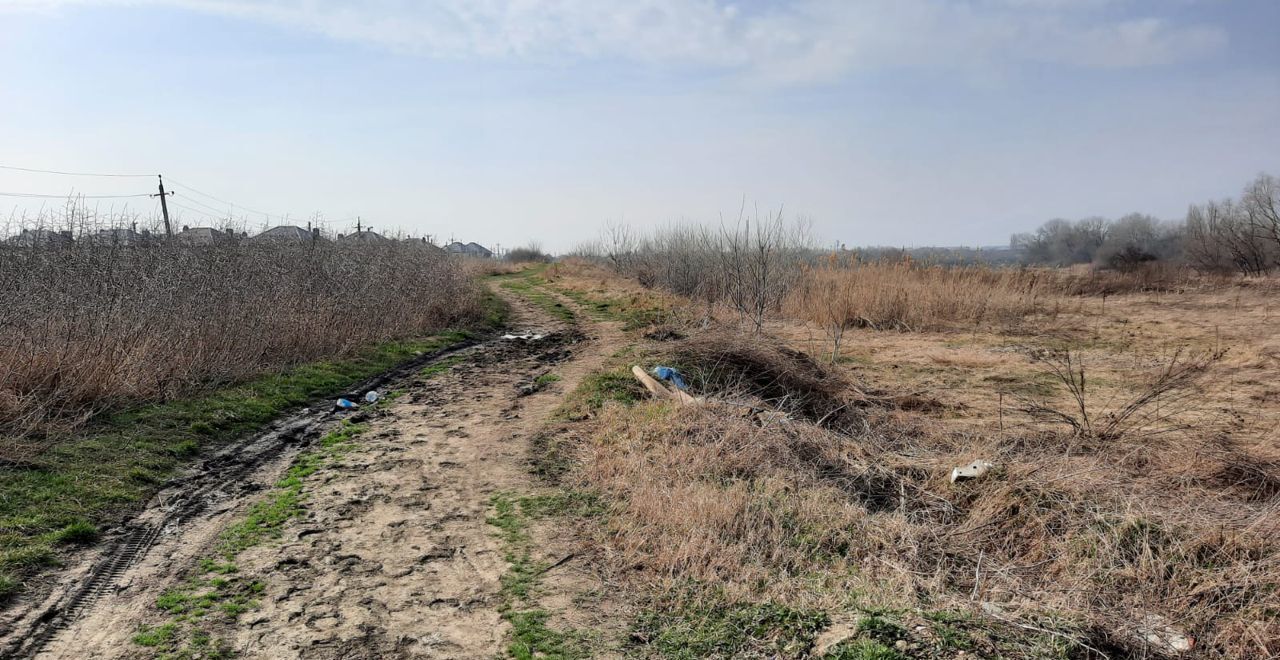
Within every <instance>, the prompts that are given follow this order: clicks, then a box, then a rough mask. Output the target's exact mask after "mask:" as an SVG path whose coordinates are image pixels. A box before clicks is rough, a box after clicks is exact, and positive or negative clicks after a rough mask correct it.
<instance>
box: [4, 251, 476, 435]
mask: <svg viewBox="0 0 1280 660" xmlns="http://www.w3.org/2000/svg"><path fill="white" fill-rule="evenodd" d="M0 281H3V282H4V283H5V301H4V304H3V305H0V346H3V350H2V351H0V425H3V426H5V427H6V434H7V435H10V436H14V435H17V436H22V435H29V434H33V433H37V434H43V433H48V432H50V431H54V430H57V429H60V428H61V429H66V428H70V427H73V426H74V425H75V424H78V423H80V422H82V421H83V420H84V419H86V418H87V417H88V416H90V415H92V414H94V413H95V412H97V411H101V410H103V409H106V408H110V407H112V406H114V405H117V404H119V403H122V402H136V401H154V400H161V399H165V398H168V397H172V396H174V395H177V394H179V393H182V392H184V391H188V390H190V389H192V388H193V387H196V386H202V385H207V384H211V383H214V384H216V383H225V382H231V381H235V380H238V379H242V378H245V377H247V376H251V375H254V374H259V373H262V372H264V371H267V370H271V369H277V368H280V367H285V366H289V365H296V364H299V363H302V362H306V361H313V360H318V359H327V358H333V357H339V356H343V355H347V354H350V353H351V352H352V351H354V350H356V349H358V348H360V347H365V346H368V345H369V344H371V343H374V342H381V341H386V340H391V339H396V338H407V337H413V336H418V335H422V334H425V333H429V332H432V331H435V330H439V329H442V328H445V327H449V326H451V325H454V324H456V323H459V322H463V321H466V320H468V319H472V318H475V317H476V316H478V315H479V314H480V298H479V294H478V291H477V289H476V287H475V286H474V284H473V281H472V280H471V279H470V278H469V277H468V276H467V275H466V274H465V273H464V272H463V270H462V269H461V268H460V267H459V265H458V264H457V263H456V262H455V261H453V260H451V259H449V258H448V257H446V256H443V255H440V254H438V253H434V252H433V251H429V250H427V249H423V248H422V247H421V246H419V245H415V244H410V243H395V244H386V245H371V246H339V245H335V244H332V243H328V242H315V243H305V244H296V245H263V244H260V243H254V242H248V241H241V242H230V243H226V244H220V245H214V246H204V247H190V246H180V245H176V244H164V243H160V244H154V245H149V246H145V247H127V246H118V245H102V244H93V243H89V242H77V243H74V244H67V245H49V246H40V247H0Z"/></svg>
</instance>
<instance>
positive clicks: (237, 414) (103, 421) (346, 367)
mask: <svg viewBox="0 0 1280 660" xmlns="http://www.w3.org/2000/svg"><path fill="white" fill-rule="evenodd" d="M495 298H496V297H495ZM498 302H499V303H500V301H498ZM501 313H502V311H501V308H500V307H496V308H495V311H494V318H499V316H500V314H501ZM471 336H472V334H471V333H470V332H468V331H452V332H446V333H443V334H440V335H438V336H435V337H431V338H428V339H423V340H419V341H400V342H389V343H385V344H382V345H379V346H377V347H374V348H370V349H368V350H366V351H364V352H361V353H360V354H358V355H356V356H354V357H351V358H348V359H343V360H334V361H327V362H316V363H310V364H305V365H301V366H298V367H295V368H292V369H289V370H287V371H284V372H279V373H272V374H266V375H264V376H261V377H258V378H255V379H253V380H250V381H247V382H243V383H239V384H234V385H226V386H223V387H220V388H217V389H213V390H211V391H208V392H206V393H204V394H201V395H198V396H193V397H189V398H184V399H181V400H175V401H171V402H167V403H161V404H154V405H147V406H141V407H137V408H133V409H130V410H124V411H120V412H116V413H112V414H107V415H104V416H102V417H101V418H99V419H97V420H95V421H94V422H92V423H91V424H90V425H89V426H87V427H85V428H84V429H82V430H81V431H79V432H77V433H76V434H75V435H73V436H69V437H64V438H50V439H49V441H50V442H49V444H50V447H51V448H50V449H48V450H47V451H45V452H44V453H42V454H41V455H39V456H37V457H36V458H35V459H34V460H33V462H32V463H30V464H27V465H22V466H9V467H3V468H0V573H2V574H5V575H8V576H9V580H10V581H11V584H18V583H19V582H20V580H21V579H22V578H23V577H24V576H27V575H30V574H31V573H32V572H33V571H35V570H37V569H39V568H40V567H43V566H48V565H51V564H53V563H54V562H55V559H56V558H55V557H54V556H53V554H52V548H53V547H55V546H59V545H63V546H65V545H70V544H83V543H91V542H92V541H94V540H95V539H96V538H97V535H98V530H99V528H100V527H102V526H105V525H110V524H111V523H113V522H115V521H117V520H119V519H120V518H121V517H122V516H123V515H125V514H126V513H127V512H129V511H130V510H132V509H134V508H135V507H136V506H138V505H139V504H140V503H141V502H144V501H146V499H147V498H149V497H150V496H151V495H152V494H154V493H155V492H156V491H157V490H158V489H159V488H160V487H161V486H162V485H163V484H164V483H165V482H166V481H167V480H168V479H170V478H171V477H173V476H174V475H175V474H176V473H177V472H178V471H179V470H181V469H182V468H183V467H184V466H186V465H187V464H189V463H190V462H191V461H192V459H193V458H194V457H196V456H197V455H199V454H200V453H201V452H203V451H205V450H208V449H213V448H217V447H221V446H225V445H226V444H228V443H230V442H232V441H234V440H235V439H237V438H240V437H243V436H244V435H246V434H248V433H251V432H253V431H256V430H258V429H260V428H262V427H263V426H264V425H266V424H267V423H269V422H270V421H271V420H273V419H275V418H277V417H279V416H280V415H281V414H283V413H285V412H286V411H288V410H290V409H293V408H297V407H299V406H301V405H303V404H306V403H308V402H310V401H313V400H316V399H318V398H319V399H323V398H327V397H331V396H336V395H337V394H339V393H341V392H343V391H344V390H345V389H347V388H349V387H351V386H353V385H355V384H356V383H359V382H360V381H362V380H365V379H367V378H370V377H372V376H375V375H377V374H380V373H383V372H386V371H388V370H390V369H392V368H394V367H395V366H396V365H399V364H401V363H403V362H406V361H408V360H410V359H412V358H414V357H416V356H420V355H423V354H425V353H431V352H435V351H438V350H441V349H443V348H446V347H448V346H450V345H453V344H456V343H459V342H461V341H464V340H466V339H469V338H470V337H471ZM3 442H4V439H3V438H2V437H0V443H3ZM14 593H16V588H14V587H10V588H9V589H7V590H0V601H2V600H3V599H5V598H6V597H8V596H11V595H13V594H14Z"/></svg>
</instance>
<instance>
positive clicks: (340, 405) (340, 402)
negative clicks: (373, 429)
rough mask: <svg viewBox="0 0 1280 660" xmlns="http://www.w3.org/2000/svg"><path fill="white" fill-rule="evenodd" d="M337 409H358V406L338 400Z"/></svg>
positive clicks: (351, 402) (352, 402)
mask: <svg viewBox="0 0 1280 660" xmlns="http://www.w3.org/2000/svg"><path fill="white" fill-rule="evenodd" d="M338 407H339V408H345V409H347V410H350V409H352V408H359V407H360V406H357V405H356V404H355V402H354V401H348V400H346V399H338Z"/></svg>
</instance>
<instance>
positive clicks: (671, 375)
mask: <svg viewBox="0 0 1280 660" xmlns="http://www.w3.org/2000/svg"><path fill="white" fill-rule="evenodd" d="M653 375H654V376H657V377H658V380H665V381H667V382H669V383H671V384H672V385H675V386H676V388H678V389H681V390H687V389H689V386H688V385H685V383H684V379H683V378H681V377H680V372H679V371H676V370H675V369H672V368H671V367H654V368H653Z"/></svg>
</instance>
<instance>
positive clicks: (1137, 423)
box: [1019, 350, 1225, 442]
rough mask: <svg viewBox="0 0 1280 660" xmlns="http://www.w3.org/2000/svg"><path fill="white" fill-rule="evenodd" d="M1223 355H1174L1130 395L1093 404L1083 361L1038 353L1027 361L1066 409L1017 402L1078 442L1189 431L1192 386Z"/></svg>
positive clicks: (1054, 353) (1036, 402)
mask: <svg viewBox="0 0 1280 660" xmlns="http://www.w3.org/2000/svg"><path fill="white" fill-rule="evenodd" d="M1223 355H1225V351H1210V352H1206V353H1201V354H1195V355H1187V354H1185V353H1184V352H1183V351H1181V350H1177V351H1174V353H1173V354H1172V355H1171V356H1170V357H1169V359H1168V360H1167V361H1166V362H1165V363H1164V364H1163V365H1161V367H1160V370H1159V371H1158V372H1156V373H1155V375H1154V376H1153V377H1152V378H1151V379H1150V380H1149V381H1148V382H1146V383H1145V384H1144V385H1143V386H1142V387H1141V388H1140V389H1139V390H1138V393H1137V395H1136V396H1134V397H1132V398H1130V399H1128V400H1126V401H1123V402H1121V403H1119V404H1118V405H1113V402H1110V401H1109V402H1106V403H1102V404H1099V403H1098V402H1096V401H1095V400H1094V397H1093V396H1092V395H1091V393H1090V392H1091V391H1090V390H1089V388H1088V374H1087V372H1086V371H1085V365H1084V361H1083V358H1082V357H1081V355H1080V354H1079V353H1078V352H1073V351H1041V352H1037V353H1034V354H1033V355H1032V359H1034V360H1036V361H1037V362H1039V363H1040V364H1042V365H1044V367H1045V370H1046V373H1048V374H1049V375H1051V376H1052V377H1053V379H1054V380H1056V381H1057V382H1058V383H1060V384H1061V385H1062V386H1063V388H1064V389H1065V390H1066V392H1067V394H1068V396H1069V398H1070V400H1071V402H1072V408H1070V409H1063V408H1060V407H1057V406H1054V405H1053V404H1051V403H1050V402H1049V401H1048V400H1046V399H1044V398H1039V399H1035V398H1028V397H1020V398H1019V399H1020V401H1021V410H1022V412H1024V413H1026V414H1028V415H1030V416H1031V417H1032V418H1034V419H1038V420H1043V421H1049V422H1055V423H1062V424H1066V425H1067V426H1069V427H1071V429H1072V431H1073V432H1074V434H1075V436H1076V437H1078V438H1081V439H1084V440H1098V441H1104V442H1106V441H1115V440H1120V439H1122V438H1125V437H1135V436H1136V437H1151V436H1156V435H1162V434H1166V433H1170V432H1173V431H1178V430H1186V429H1189V428H1191V426H1190V425H1189V423H1188V422H1187V421H1186V420H1185V419H1183V415H1184V414H1186V413H1187V412H1188V411H1189V409H1190V408H1191V405H1190V404H1191V403H1192V402H1193V400H1194V399H1195V397H1196V396H1197V395H1198V394H1199V391H1198V389H1197V388H1196V387H1195V386H1196V383H1197V381H1199V379H1200V377H1201V376H1202V375H1203V374H1204V372H1205V370H1207V369H1208V368H1209V367H1210V366H1211V365H1213V364H1214V363H1216V362H1218V361H1219V360H1221V359H1222V357H1223Z"/></svg>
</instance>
